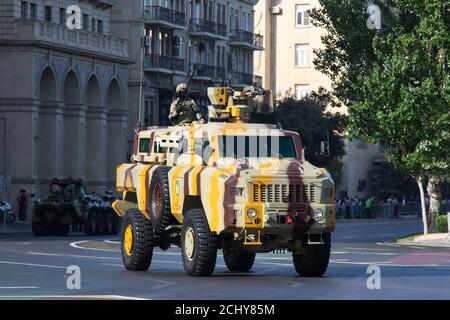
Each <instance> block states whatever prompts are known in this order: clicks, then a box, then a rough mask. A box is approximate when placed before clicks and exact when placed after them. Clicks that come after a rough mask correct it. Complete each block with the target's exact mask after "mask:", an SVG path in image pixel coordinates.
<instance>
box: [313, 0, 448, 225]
mask: <svg viewBox="0 0 450 320" xmlns="http://www.w3.org/2000/svg"><path fill="white" fill-rule="evenodd" d="M320 2H321V4H322V8H320V9H315V10H313V12H312V13H311V17H312V19H313V24H314V25H316V26H320V27H323V28H324V29H325V30H326V31H327V33H326V35H324V36H323V38H322V41H323V43H324V48H323V49H320V50H317V51H316V55H317V57H316V58H315V60H314V64H315V66H316V68H317V69H319V70H321V71H322V72H323V73H325V74H327V75H329V76H330V78H331V79H332V80H333V81H334V82H335V84H336V88H335V90H334V91H333V92H332V96H333V98H334V99H333V100H334V103H335V104H344V105H346V106H347V107H348V111H349V122H348V130H349V132H350V134H351V135H352V136H353V137H357V138H361V139H363V140H365V141H367V142H371V143H379V144H382V145H384V146H386V147H387V155H388V159H389V160H391V161H392V162H393V163H394V164H395V165H396V166H397V167H401V168H404V169H406V170H407V171H408V172H409V173H410V174H411V175H413V176H414V177H416V179H417V181H418V182H419V183H421V181H422V180H423V176H424V175H427V176H428V177H429V178H430V179H429V181H430V182H429V183H431V184H436V183H437V184H439V183H441V182H442V181H443V180H445V179H449V177H450V158H449V156H450V72H449V70H450V65H449V63H450V61H449V51H450V36H449V34H450V18H449V17H450V11H449V10H450V5H449V2H448V1H444V0H427V1H423V0H385V1H374V3H375V4H377V5H378V6H379V8H380V9H381V16H382V18H383V28H382V30H381V31H377V30H370V29H369V28H367V19H368V18H369V15H368V13H367V1H362V0H354V1H346V0H333V1H328V0H321V1H320ZM419 187H420V185H419ZM429 190H440V189H439V188H429ZM432 198H433V196H432ZM436 203H438V201H436ZM433 220H434V217H433V216H432V218H431V225H432V229H433Z"/></svg>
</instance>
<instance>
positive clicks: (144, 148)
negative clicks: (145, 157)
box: [139, 138, 150, 153]
mask: <svg viewBox="0 0 450 320" xmlns="http://www.w3.org/2000/svg"><path fill="white" fill-rule="evenodd" d="M149 152H150V139H149V138H140V139H139V153H149Z"/></svg>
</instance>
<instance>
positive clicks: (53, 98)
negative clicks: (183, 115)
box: [0, 0, 132, 203]
mask: <svg viewBox="0 0 450 320" xmlns="http://www.w3.org/2000/svg"><path fill="white" fill-rule="evenodd" d="M115 3H116V1H115V0H91V1H82V0H45V1H43V0H26V1H20V0H2V1H1V2H0V175H7V176H10V177H11V178H12V188H11V190H10V192H9V194H8V195H6V197H7V198H9V200H12V199H15V196H16V195H17V192H18V190H19V189H20V188H24V189H26V190H27V191H28V192H29V193H35V194H36V195H37V196H38V197H39V196H42V195H43V194H45V193H46V191H47V188H48V184H49V182H50V181H51V180H52V179H53V178H54V177H58V178H62V177H67V176H71V177H73V178H75V179H76V178H79V177H81V178H84V179H85V180H86V182H87V183H88V185H90V186H91V190H92V189H102V188H105V187H108V185H113V181H114V174H115V168H116V165H117V164H118V163H120V162H122V161H123V160H125V159H126V142H127V117H128V103H127V84H128V64H130V63H131V61H132V60H131V59H130V58H129V54H128V47H127V41H126V40H123V39H120V38H117V37H113V36H111V35H110V11H111V8H112V6H113V5H114V4H115ZM71 5H77V6H78V7H79V8H80V9H81V18H82V23H81V28H82V29H81V30H78V29H76V30H72V28H70V29H69V28H68V27H67V24H66V20H67V8H68V7H69V6H71ZM69 13H71V12H69ZM121 142H122V143H121ZM0 196H3V197H5V195H0ZM12 202H13V203H15V201H12Z"/></svg>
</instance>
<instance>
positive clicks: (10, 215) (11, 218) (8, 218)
mask: <svg viewBox="0 0 450 320" xmlns="http://www.w3.org/2000/svg"><path fill="white" fill-rule="evenodd" d="M14 221H16V215H15V214H14V213H8V214H6V222H7V223H14Z"/></svg>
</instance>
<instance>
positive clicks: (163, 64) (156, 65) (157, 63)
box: [144, 54, 173, 70]
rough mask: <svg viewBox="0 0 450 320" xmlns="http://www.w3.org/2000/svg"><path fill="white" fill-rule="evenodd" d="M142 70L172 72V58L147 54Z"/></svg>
mask: <svg viewBox="0 0 450 320" xmlns="http://www.w3.org/2000/svg"><path fill="white" fill-rule="evenodd" d="M144 68H151V69H169V70H172V69H173V68H172V57H169V56H162V55H159V54H148V55H146V56H145V57H144Z"/></svg>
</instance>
